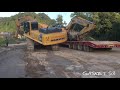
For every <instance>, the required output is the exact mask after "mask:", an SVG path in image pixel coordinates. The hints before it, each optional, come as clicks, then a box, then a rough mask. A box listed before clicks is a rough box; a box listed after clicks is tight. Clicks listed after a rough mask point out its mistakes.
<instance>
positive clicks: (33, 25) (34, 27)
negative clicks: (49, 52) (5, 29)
mask: <svg viewBox="0 0 120 90" xmlns="http://www.w3.org/2000/svg"><path fill="white" fill-rule="evenodd" d="M31 27H32V30H38V22H32V23H31Z"/></svg>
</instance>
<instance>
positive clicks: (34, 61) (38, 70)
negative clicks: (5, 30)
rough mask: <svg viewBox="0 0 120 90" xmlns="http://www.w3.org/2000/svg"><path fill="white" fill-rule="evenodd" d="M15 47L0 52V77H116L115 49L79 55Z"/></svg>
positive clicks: (118, 56) (119, 65) (119, 70)
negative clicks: (32, 50) (31, 50)
mask: <svg viewBox="0 0 120 90" xmlns="http://www.w3.org/2000/svg"><path fill="white" fill-rule="evenodd" d="M16 46H17V45H16ZM16 46H11V47H8V48H6V50H7V51H5V52H3V53H0V78H120V49H117V48H114V49H113V50H112V51H94V52H83V51H77V50H72V49H68V48H65V47H61V48H60V51H51V50H47V49H44V48H43V49H39V50H36V51H34V52H30V51H27V50H26V48H25V46H24V45H19V46H17V47H16ZM23 46H24V48H23Z"/></svg>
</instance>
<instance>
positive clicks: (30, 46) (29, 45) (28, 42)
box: [26, 38, 34, 51]
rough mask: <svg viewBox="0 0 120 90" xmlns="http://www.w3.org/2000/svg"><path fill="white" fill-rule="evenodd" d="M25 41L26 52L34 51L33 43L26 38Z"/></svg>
mask: <svg viewBox="0 0 120 90" xmlns="http://www.w3.org/2000/svg"><path fill="white" fill-rule="evenodd" d="M26 40H27V50H29V51H34V41H33V40H31V39H29V38H26Z"/></svg>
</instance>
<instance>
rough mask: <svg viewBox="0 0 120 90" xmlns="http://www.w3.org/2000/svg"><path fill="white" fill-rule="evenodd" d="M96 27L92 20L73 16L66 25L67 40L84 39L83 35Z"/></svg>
mask: <svg viewBox="0 0 120 90" xmlns="http://www.w3.org/2000/svg"><path fill="white" fill-rule="evenodd" d="M95 27H96V25H95V23H94V22H91V21H88V20H86V19H83V18H82V17H77V16H76V17H74V18H72V19H71V21H70V22H69V24H68V25H67V26H66V30H67V32H68V37H69V40H75V41H76V40H77V41H81V40H84V37H85V36H86V35H88V33H89V32H91V31H92V30H94V28H95Z"/></svg>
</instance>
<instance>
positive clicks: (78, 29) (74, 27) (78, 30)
mask: <svg viewBox="0 0 120 90" xmlns="http://www.w3.org/2000/svg"><path fill="white" fill-rule="evenodd" d="M83 28H84V26H82V25H80V24H77V23H75V24H73V25H72V26H71V28H70V29H71V30H74V31H77V32H80V31H81V30H82V29H83Z"/></svg>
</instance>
